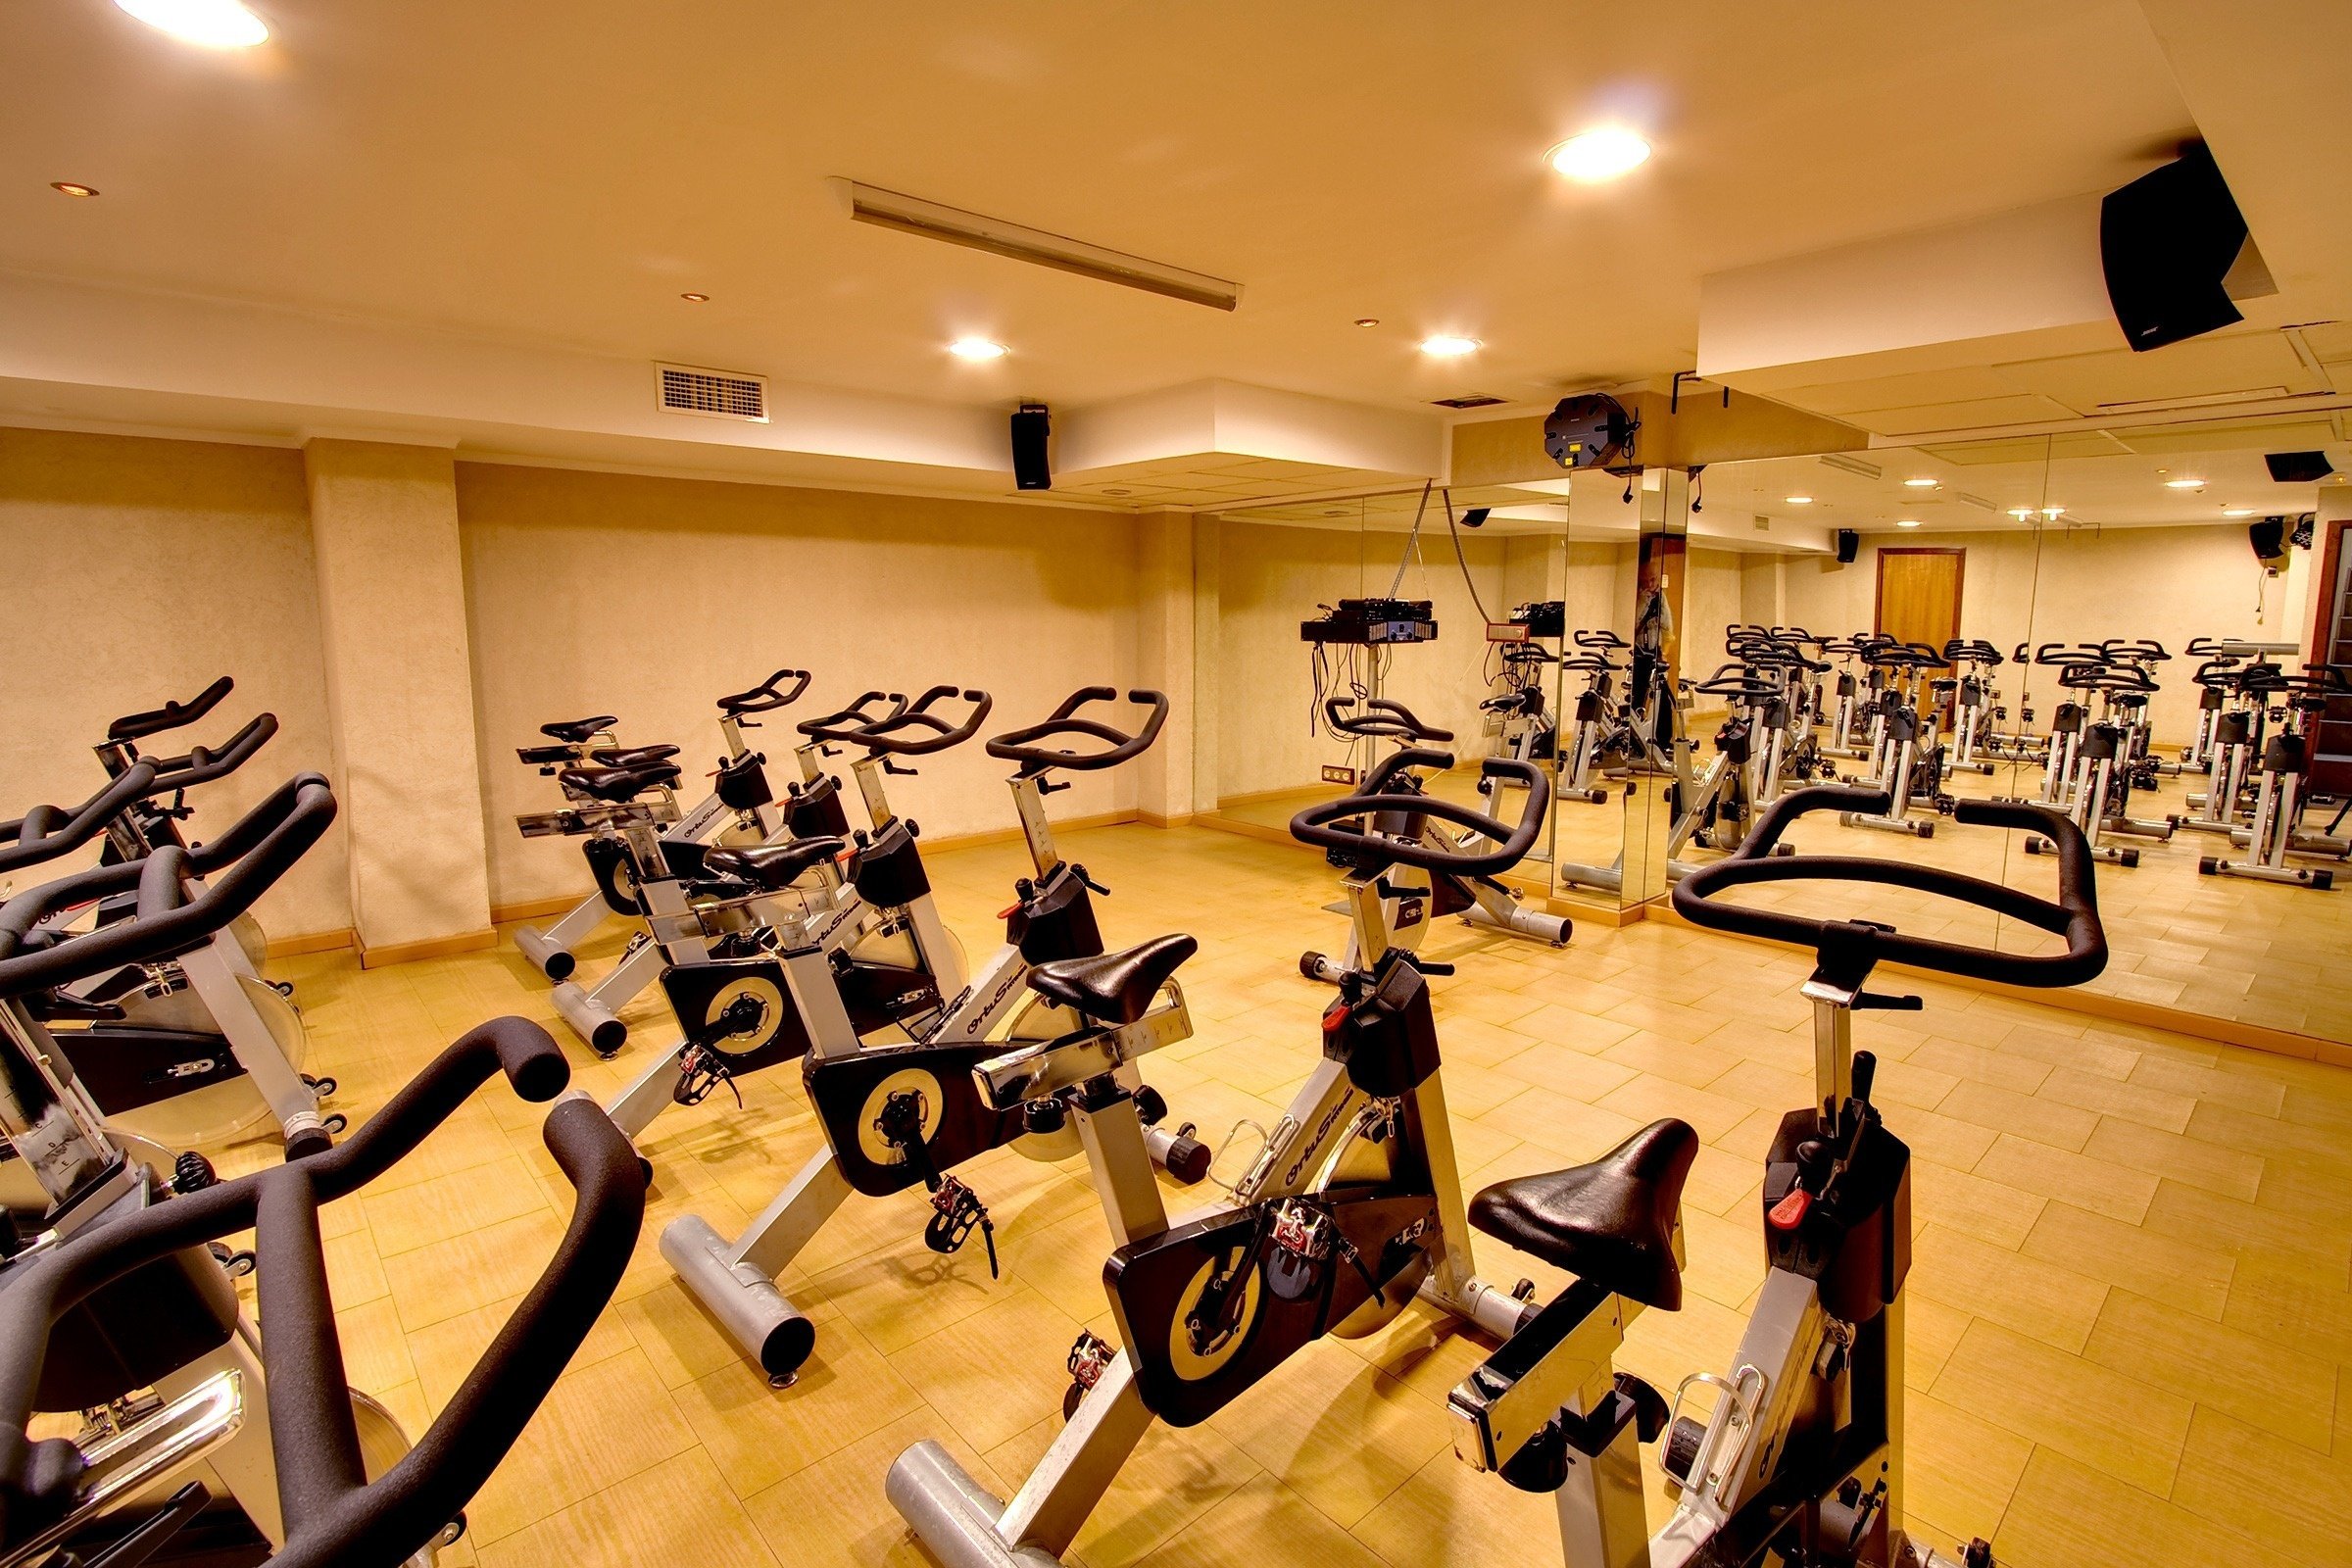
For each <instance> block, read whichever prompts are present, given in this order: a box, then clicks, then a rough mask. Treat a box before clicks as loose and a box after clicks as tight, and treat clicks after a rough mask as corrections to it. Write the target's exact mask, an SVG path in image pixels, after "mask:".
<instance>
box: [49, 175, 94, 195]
mask: <svg viewBox="0 0 2352 1568" xmlns="http://www.w3.org/2000/svg"><path fill="white" fill-rule="evenodd" d="M49 188H50V189H51V190H55V191H63V192H65V194H67V195H68V196H95V195H97V194H98V187H97V186H95V185H82V184H76V183H75V182H74V181H73V180H70V179H53V180H51V181H50V182H49Z"/></svg>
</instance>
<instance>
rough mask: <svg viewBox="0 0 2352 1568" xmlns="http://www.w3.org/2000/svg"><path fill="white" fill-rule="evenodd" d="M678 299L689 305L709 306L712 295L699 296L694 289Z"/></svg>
mask: <svg viewBox="0 0 2352 1568" xmlns="http://www.w3.org/2000/svg"><path fill="white" fill-rule="evenodd" d="M678 298H680V299H682V300H684V301H685V302H686V303H687V304H689V305H707V304H709V303H710V302H711V296H710V295H708V294H698V293H696V292H694V291H693V290H692V289H689V290H687V291H686V292H685V293H683V294H681V295H679V296H678Z"/></svg>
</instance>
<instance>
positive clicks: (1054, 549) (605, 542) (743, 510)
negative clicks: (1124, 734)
mask: <svg viewBox="0 0 2352 1568" xmlns="http://www.w3.org/2000/svg"><path fill="white" fill-rule="evenodd" d="M458 509H459V515H460V519H461V529H462V534H463V537H464V542H465V550H466V589H467V595H468V599H469V607H468V610H469V616H470V621H471V640H472V647H473V660H474V681H475V691H476V721H477V723H478V724H479V725H480V729H481V753H482V766H483V772H484V780H483V783H484V789H483V798H484V802H485V808H486V810H487V813H488V819H487V822H486V824H485V827H486V832H487V837H488V843H489V853H490V896H491V900H492V902H493V903H494V904H516V903H522V902H526V901H530V900H534V899H541V898H548V897H553V896H556V895H561V894H565V893H570V892H573V891H575V890H577V889H579V888H581V887H582V886H583V885H584V881H585V874H584V872H583V871H582V869H581V866H580V857H579V849H578V846H577V845H576V844H573V843H571V842H569V841H565V840H560V839H538V840H531V841H525V840H523V839H522V838H520V837H519V836H518V835H517V834H516V832H515V820H514V819H515V813H516V812H519V811H529V810H536V809H545V808H546V807H547V806H548V805H551V804H553V802H552V795H553V791H552V786H551V785H550V784H549V783H548V781H546V780H544V779H542V778H540V777H539V776H538V774H537V773H536V772H535V771H534V770H532V769H529V768H526V767H524V766H523V765H522V764H521V763H519V762H517V761H516V760H515V747H517V746H521V745H527V744H530V743H531V742H532V741H533V740H534V739H535V738H536V736H537V732H538V726H539V725H540V724H541V723H542V722H545V721H547V720H550V719H557V718H576V717H580V716H583V715H586V714H589V713H618V714H619V715H620V717H621V726H620V730H621V734H622V736H623V737H624V738H625V739H628V740H631V741H639V742H653V741H670V742H675V743H677V744H679V745H681V746H683V747H684V748H685V749H686V750H685V757H684V760H685V761H686V762H687V764H688V770H687V778H688V789H689V791H690V795H691V798H700V795H701V793H702V790H701V786H702V783H703V780H702V774H704V773H705V772H707V771H709V769H710V767H711V762H712V760H714V759H715V758H716V756H717V754H718V751H719V738H718V727H717V712H716V710H715V708H714V707H713V706H712V704H713V702H714V700H715V699H716V698H718V697H719V696H721V695H722V694H724V693H727V692H731V691H738V690H741V689H743V688H744V687H747V686H751V685H753V684H755V683H757V682H758V681H760V679H762V678H763V677H765V676H766V675H767V674H768V673H769V672H770V671H771V670H773V669H775V668H777V667H778V666H780V665H794V666H798V667H802V668H806V669H809V670H812V671H814V672H815V676H816V679H815V681H814V682H813V683H812V684H811V685H810V687H809V695H808V696H807V697H806V698H805V699H804V700H803V701H802V702H801V704H800V705H798V706H797V707H796V708H794V709H792V710H788V711H786V713H785V714H784V715H779V717H780V719H781V720H783V721H780V722H776V723H771V724H770V725H768V726H767V727H765V728H762V729H760V730H755V731H753V732H752V735H751V737H750V738H751V739H752V740H754V741H755V742H757V743H758V744H759V745H760V748H761V749H762V750H764V751H765V752H766V753H767V755H768V758H769V772H770V777H771V778H772V779H773V780H774V781H775V782H776V784H777V787H778V789H779V790H781V788H782V786H783V782H784V781H785V780H786V779H788V778H790V777H793V776H795V775H794V774H793V772H792V769H791V763H790V752H791V742H792V740H793V739H795V738H797V737H794V736H793V733H792V730H791V725H790V721H793V720H797V719H799V718H802V717H806V716H808V715H809V714H812V713H818V712H823V711H829V710H831V709H834V708H838V707H840V706H841V705H842V704H844V703H846V702H848V701H849V700H850V699H851V698H853V697H855V696H857V695H858V692H860V691H862V690H864V689H866V688H868V687H880V688H883V689H885V690H894V691H904V692H906V693H907V695H908V696H910V697H911V696H914V695H916V694H917V693H919V692H920V691H921V690H922V689H923V688H925V687H928V686H930V685H933V684H935V683H939V682H943V681H954V682H956V683H957V684H959V685H963V686H977V687H980V688H983V689H985V690H987V691H989V692H990V693H991V694H992V695H993V696H994V697H995V699H996V710H995V711H994V713H993V714H992V715H991V717H990V720H989V725H988V729H989V730H990V731H994V730H1001V729H1010V728H1013V727H1015V726H1017V725H1021V724H1027V723H1033V722H1035V721H1037V720H1039V719H1042V718H1044V717H1045V716H1046V714H1047V713H1048V712H1050V711H1052V710H1053V708H1054V705H1055V704H1056V703H1058V702H1059V701H1060V700H1061V699H1062V698H1063V697H1064V696H1066V695H1068V693H1069V692H1070V691H1071V690H1072V689H1073V688H1076V687H1079V686H1084V685H1091V684H1095V683H1098V682H1100V683H1103V684H1109V685H1116V686H1119V687H1121V688H1122V689H1123V688H1125V687H1127V686H1129V685H1131V684H1133V683H1134V681H1135V676H1136V670H1137V667H1138V666H1137V662H1136V635H1137V616H1136V550H1137V546H1136V537H1135V530H1134V527H1133V524H1132V520H1131V519H1129V518H1127V517H1124V516H1120V515H1111V514H1106V513H1096V512H1087V511H1079V510H1075V509H1064V508H1049V507H1015V506H1003V505H991V504H987V503H981V502H964V501H944V500H922V499H913V498H904V497H891V496H875V495H853V494H846V493H842V492H835V491H822V490H801V489H791V488H784V487H779V486H772V485H752V484H730V483H722V482H716V481H699V480H686V479H661V478H643V477H636V476H629V475H618V474H608V473H584V472H574V471H569V470H564V469H555V468H532V467H521V466H503V465H492V464H476V463H461V464H460V465H459V466H458ZM958 708H960V705H958ZM847 761H848V759H847V758H844V759H842V760H841V763H842V764H843V765H844V769H845V770H844V773H843V783H844V785H845V786H847V785H848V784H849V778H848V775H847V772H846V763H847ZM920 767H921V772H920V775H919V776H918V777H914V778H893V779H892V780H891V781H890V789H891V802H892V805H893V806H894V807H895V808H896V809H898V810H899V811H900V812H901V813H902V814H903V815H906V816H908V817H911V818H912V819H913V820H915V821H916V822H918V823H919V824H920V825H921V826H922V828H923V830H924V831H925V832H926V833H929V834H934V835H938V834H957V833H971V832H982V831H994V830H999V829H1008V828H1011V827H1013V826H1014V825H1015V822H1014V817H1013V813H1012V805H1011V800H1010V797H1009V795H1008V794H1007V793H1006V791H1005V784H1004V779H1005V773H1006V772H1007V768H1006V767H1005V764H1003V763H1001V762H997V761H994V760H991V759H990V758H989V757H988V756H987V755H986V754H985V753H984V752H983V751H982V749H981V747H980V746H979V745H978V744H977V743H975V744H972V745H968V746H964V747H960V748H958V749H956V751H954V752H951V753H948V754H946V755H945V756H942V757H940V758H937V759H934V760H930V761H927V762H924V763H921V764H920ZM1136 790H1137V782H1136V779H1135V778H1134V777H1133V776H1132V770H1126V771H1125V772H1123V773H1109V774H1104V775H1101V776H1099V777H1097V778H1092V779H1085V778H1082V779H1080V781H1079V783H1078V785H1077V787H1076V788H1075V789H1073V790H1072V791H1071V792H1070V793H1069V794H1067V795H1055V796H1054V801H1053V809H1054V814H1055V815H1056V816H1079V815H1088V814H1092V813H1096V812H1103V811H1110V810H1118V809H1133V808H1134V806H1135V805H1136V799H1137V797H1136Z"/></svg>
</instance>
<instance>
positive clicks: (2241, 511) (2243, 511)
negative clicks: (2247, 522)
mask: <svg viewBox="0 0 2352 1568" xmlns="http://www.w3.org/2000/svg"><path fill="white" fill-rule="evenodd" d="M2222 515H2223V516H2225V517H2251V516H2252V515H2254V509H2253V508H2252V507H2224V508H2223V509H2222Z"/></svg>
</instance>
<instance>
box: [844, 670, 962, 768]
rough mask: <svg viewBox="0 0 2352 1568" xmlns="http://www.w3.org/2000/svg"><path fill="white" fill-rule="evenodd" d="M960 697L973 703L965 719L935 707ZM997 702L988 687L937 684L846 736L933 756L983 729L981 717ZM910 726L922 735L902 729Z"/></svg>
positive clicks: (892, 752)
mask: <svg viewBox="0 0 2352 1568" xmlns="http://www.w3.org/2000/svg"><path fill="white" fill-rule="evenodd" d="M957 697H960V698H961V699H962V700H963V701H964V702H967V703H969V704H971V705H972V710H971V711H970V712H968V713H966V714H964V716H963V721H962V722H961V723H956V724H951V723H949V722H948V721H947V720H946V719H944V718H942V717H941V716H940V715H939V714H937V713H935V712H933V711H931V710H932V708H933V707H934V706H936V705H938V704H940V703H943V702H949V701H952V700H954V699H956V698H957ZM995 706H996V699H995V698H993V697H991V696H989V695H988V693H986V692H984V691H977V690H973V691H960V690H958V688H956V686H955V685H953V684H949V685H944V686H934V687H932V688H931V689H930V690H929V691H927V692H925V693H923V695H922V696H920V697H918V698H916V699H915V700H914V706H913V707H911V708H906V709H902V710H901V711H899V712H896V713H893V714H892V715H891V716H890V717H888V718H886V719H883V720H882V721H880V722H879V723H874V724H868V725H866V726H865V727H864V728H862V729H855V730H850V731H847V732H845V734H844V735H843V737H842V738H843V739H845V740H847V741H849V742H850V744H851V745H853V746H863V747H865V748H866V749H867V750H869V751H872V752H877V753H880V754H883V755H886V756H890V757H929V756H931V755H932V754H933V753H935V752H944V751H946V750H947V749H948V748H949V747H951V746H960V745H962V744H963V743H964V742H965V741H968V740H970V739H971V738H972V737H973V736H974V735H975V734H977V733H979V730H980V724H981V721H982V720H983V719H985V718H987V717H988V711H989V710H990V709H992V708H994V707H995ZM909 729H910V730H920V731H922V732H923V733H922V736H921V738H920V739H916V738H914V737H911V736H904V735H901V734H900V733H899V731H901V730H909Z"/></svg>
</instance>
